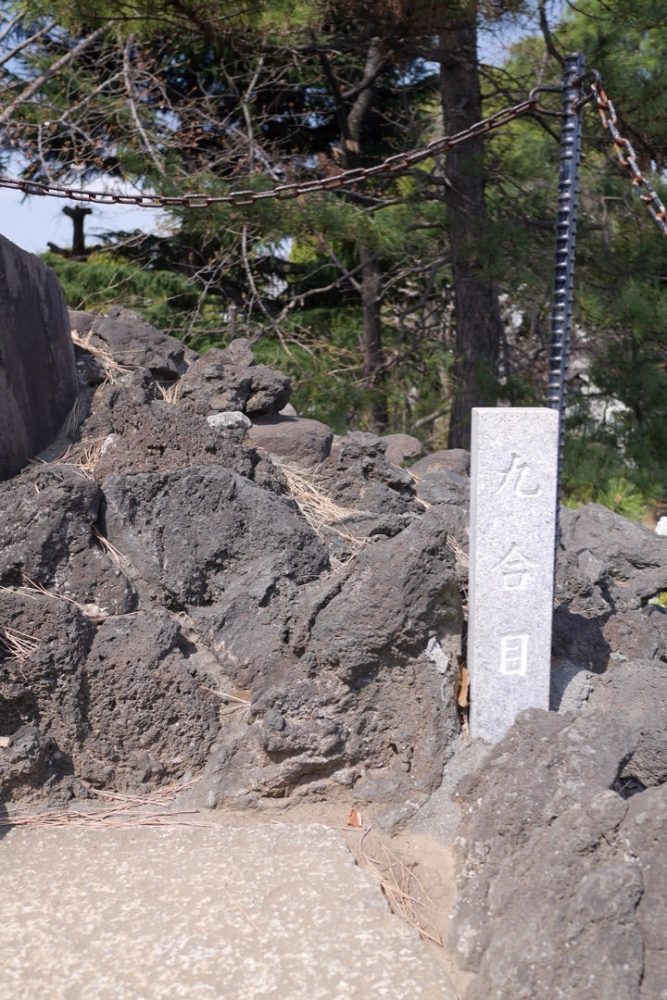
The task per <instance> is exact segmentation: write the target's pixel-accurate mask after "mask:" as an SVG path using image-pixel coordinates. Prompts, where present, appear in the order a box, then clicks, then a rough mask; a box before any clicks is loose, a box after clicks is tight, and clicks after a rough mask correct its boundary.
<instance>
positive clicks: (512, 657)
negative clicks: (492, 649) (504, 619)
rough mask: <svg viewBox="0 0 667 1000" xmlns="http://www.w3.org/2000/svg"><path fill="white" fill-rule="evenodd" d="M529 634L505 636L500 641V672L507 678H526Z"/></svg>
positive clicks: (521, 633)
mask: <svg viewBox="0 0 667 1000" xmlns="http://www.w3.org/2000/svg"><path fill="white" fill-rule="evenodd" d="M528 638H529V637H528V634H527V633H526V632H520V633H518V634H515V635H504V636H502V638H501V640H500V672H501V674H505V675H506V676H512V675H513V676H516V677H523V676H525V673H526V670H527V669H528Z"/></svg>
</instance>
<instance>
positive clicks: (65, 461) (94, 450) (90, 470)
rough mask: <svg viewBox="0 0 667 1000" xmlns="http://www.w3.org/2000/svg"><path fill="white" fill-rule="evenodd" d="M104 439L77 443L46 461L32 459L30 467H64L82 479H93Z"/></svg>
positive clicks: (91, 439)
mask: <svg viewBox="0 0 667 1000" xmlns="http://www.w3.org/2000/svg"><path fill="white" fill-rule="evenodd" d="M105 441H106V438H105V437H100V438H90V439H89V440H87V441H79V442H78V443H77V444H72V445H70V446H69V448H67V449H66V450H65V451H64V452H63V453H62V454H61V455H59V456H58V457H56V458H51V459H49V460H48V461H46V460H45V459H43V458H34V459H32V460H31V462H30V464H31V465H46V466H65V468H68V469H73V470H74V472H75V473H77V474H78V475H80V476H82V477H83V478H84V479H93V474H94V472H95V469H96V468H97V463H98V462H99V460H100V458H101V456H102V452H103V450H104V442H105Z"/></svg>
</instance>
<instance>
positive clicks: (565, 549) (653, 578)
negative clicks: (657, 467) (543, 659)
mask: <svg viewBox="0 0 667 1000" xmlns="http://www.w3.org/2000/svg"><path fill="white" fill-rule="evenodd" d="M561 534H562V538H561V551H560V552H559V559H558V571H557V577H556V603H557V607H556V612H555V616H554V642H553V649H554V653H555V655H557V656H559V657H562V658H563V659H566V660H569V661H571V662H574V663H577V664H579V665H580V666H581V667H586V668H587V669H589V670H593V671H600V670H604V669H605V667H606V666H607V664H608V662H609V657H610V655H611V654H612V653H613V654H614V655H615V656H616V657H619V656H620V657H629V658H636V657H640V658H641V659H650V658H652V657H659V658H661V659H667V614H666V613H665V612H664V611H662V610H661V609H660V608H658V607H656V606H655V605H650V604H649V603H648V601H649V599H650V598H652V597H654V596H655V595H656V594H657V593H659V592H660V591H662V590H665V589H667V539H663V538H658V537H657V536H656V535H654V534H653V533H652V532H650V531H649V530H648V529H646V528H643V527H641V526H640V525H638V524H633V523H632V522H631V521H626V520H625V518H622V517H620V516H619V515H618V514H614V513H612V511H610V510H608V509H607V508H606V507H601V506H599V505H597V504H590V505H589V506H587V507H582V508H580V509H579V510H567V509H565V508H563V509H562V510H561Z"/></svg>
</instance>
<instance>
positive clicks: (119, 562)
mask: <svg viewBox="0 0 667 1000" xmlns="http://www.w3.org/2000/svg"><path fill="white" fill-rule="evenodd" d="M90 530H91V531H92V533H93V537H94V538H95V539H96V541H97V543H98V545H99V546H100V548H101V549H102V551H103V552H106V554H107V555H108V556H109V558H110V559H111V561H112V563H113V564H114V566H116V568H117V569H119V570H120V572H121V573H122V574H123V576H127V577H128V579H129V568H130V564H129V563H128V561H127V559H126V557H125V556H124V555H123V553H122V552H119V551H118V549H117V548H116V546H115V545H112V544H111V542H110V541H109V539H108V538H105V536H104V535H103V534H102V532H101V531H100V529H99V528H98V527H97V526H96V525H95V524H91V526H90Z"/></svg>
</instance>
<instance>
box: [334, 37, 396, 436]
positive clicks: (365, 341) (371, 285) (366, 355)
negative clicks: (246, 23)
mask: <svg viewBox="0 0 667 1000" xmlns="http://www.w3.org/2000/svg"><path fill="white" fill-rule="evenodd" d="M321 59H322V66H323V69H324V72H325V76H326V77H327V79H328V81H329V85H330V87H331V90H332V93H333V94H334V97H335V100H336V106H337V111H338V123H339V127H340V133H341V147H342V158H343V166H344V168H345V169H346V170H350V169H352V168H354V167H359V166H361V165H362V158H361V133H362V129H363V125H364V122H365V120H366V117H367V115H368V112H369V110H370V107H371V104H372V102H373V96H374V94H373V84H374V82H375V80H376V79H377V77H378V76H379V74H380V72H381V71H382V68H383V66H384V63H385V57H384V55H383V52H382V45H381V42H380V39H379V38H372V39H371V40H370V43H369V47H368V51H367V53H366V63H365V66H364V73H363V77H362V79H361V81H360V83H359V86H358V88H357V94H356V97H355V98H354V100H353V103H352V105H351V106H350V107H349V109H348V108H347V107H346V105H345V100H344V95H343V93H342V91H341V87H340V84H339V83H338V81H337V80H336V78H335V77H334V74H333V70H332V68H331V64H330V62H329V61H328V60H327V59H326V58H325V57H324V56H322V57H321ZM357 249H358V253H359V263H360V264H361V274H360V278H359V287H360V296H361V315H362V327H363V330H362V336H361V349H362V353H363V371H364V384H365V385H366V386H367V388H368V389H369V390H370V392H371V394H372V395H371V405H370V414H371V422H372V425H373V430H374V431H375V432H376V433H378V434H383V433H385V431H386V430H387V427H388V425H389V409H388V406H387V395H386V391H385V382H386V370H385V354H384V348H383V345H382V319H381V311H380V306H381V291H382V270H381V268H380V261H379V260H378V258H377V255H376V254H375V253H373V251H372V250H371V249H370V247H369V246H368V245H367V243H366V242H365V241H364V240H363V239H359V240H358V241H357Z"/></svg>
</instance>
